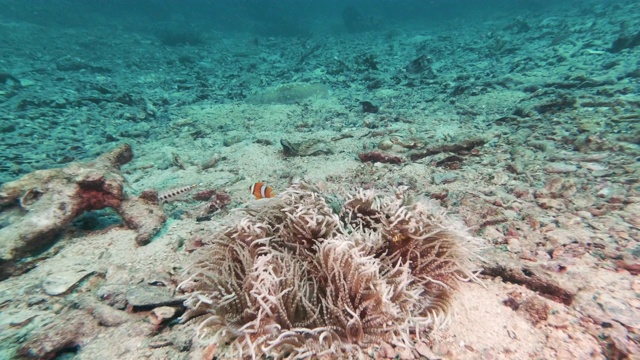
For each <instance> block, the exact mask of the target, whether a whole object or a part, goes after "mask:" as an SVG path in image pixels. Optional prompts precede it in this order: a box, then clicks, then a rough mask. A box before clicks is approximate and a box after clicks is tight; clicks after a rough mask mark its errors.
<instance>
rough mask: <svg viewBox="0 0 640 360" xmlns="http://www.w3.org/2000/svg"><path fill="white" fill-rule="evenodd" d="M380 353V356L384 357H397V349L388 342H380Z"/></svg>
mask: <svg viewBox="0 0 640 360" xmlns="http://www.w3.org/2000/svg"><path fill="white" fill-rule="evenodd" d="M378 354H380V357H382V358H383V359H394V358H395V357H396V351H395V349H394V348H393V347H392V346H391V345H389V344H388V343H386V342H382V343H380V348H379V349H378Z"/></svg>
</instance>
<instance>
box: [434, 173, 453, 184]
mask: <svg viewBox="0 0 640 360" xmlns="http://www.w3.org/2000/svg"><path fill="white" fill-rule="evenodd" d="M456 180H458V175H456V174H454V173H436V174H433V183H434V184H436V185H440V184H449V183H452V182H454V181H456Z"/></svg>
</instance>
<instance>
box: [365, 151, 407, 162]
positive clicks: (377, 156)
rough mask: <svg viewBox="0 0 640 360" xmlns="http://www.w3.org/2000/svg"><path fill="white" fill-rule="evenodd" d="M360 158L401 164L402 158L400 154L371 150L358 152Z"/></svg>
mask: <svg viewBox="0 0 640 360" xmlns="http://www.w3.org/2000/svg"><path fill="white" fill-rule="evenodd" d="M358 158H360V161H362V162H372V163H384V164H401V163H402V158H401V157H399V156H394V155H389V154H385V153H382V152H379V151H371V152H366V153H360V154H358Z"/></svg>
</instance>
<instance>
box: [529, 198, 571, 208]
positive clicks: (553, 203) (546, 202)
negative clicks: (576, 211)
mask: <svg viewBox="0 0 640 360" xmlns="http://www.w3.org/2000/svg"><path fill="white" fill-rule="evenodd" d="M536 204H538V206H540V207H541V208H543V209H553V210H564V208H565V206H564V203H563V202H562V200H558V199H549V198H539V199H536Z"/></svg>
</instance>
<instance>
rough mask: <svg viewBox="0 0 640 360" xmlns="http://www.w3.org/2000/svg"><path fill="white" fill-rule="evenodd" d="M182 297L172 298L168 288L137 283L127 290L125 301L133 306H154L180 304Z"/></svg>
mask: <svg viewBox="0 0 640 360" xmlns="http://www.w3.org/2000/svg"><path fill="white" fill-rule="evenodd" d="M183 301H184V299H182V298H174V297H173V295H172V292H171V290H170V289H169V288H166V287H159V286H148V285H139V286H135V287H133V288H131V289H129V290H128V291H127V302H128V303H129V305H130V306H133V307H134V308H155V307H158V306H164V305H181V304H182V302H183Z"/></svg>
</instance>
